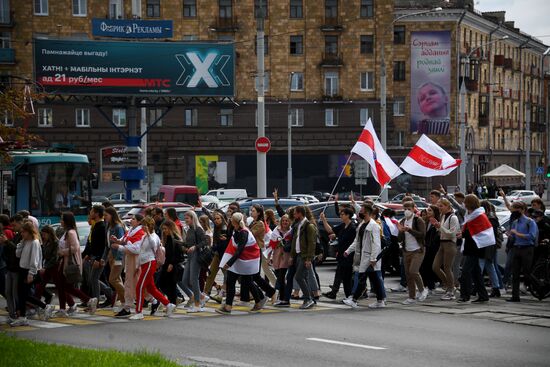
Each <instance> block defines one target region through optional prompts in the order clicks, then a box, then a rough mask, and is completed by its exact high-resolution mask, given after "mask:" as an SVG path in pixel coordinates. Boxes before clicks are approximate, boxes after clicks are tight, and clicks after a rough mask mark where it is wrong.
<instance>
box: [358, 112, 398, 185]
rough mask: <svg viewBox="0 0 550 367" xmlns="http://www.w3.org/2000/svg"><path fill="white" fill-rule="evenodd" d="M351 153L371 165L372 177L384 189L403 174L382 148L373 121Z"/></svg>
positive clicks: (369, 123) (369, 121)
mask: <svg viewBox="0 0 550 367" xmlns="http://www.w3.org/2000/svg"><path fill="white" fill-rule="evenodd" d="M351 152H352V153H355V154H357V155H359V156H361V157H362V158H363V159H364V160H366V161H367V162H368V163H369V165H370V168H371V172H372V175H373V176H374V178H375V179H376V181H377V182H378V183H379V184H380V186H382V187H384V186H386V185H387V184H388V183H389V182H390V181H391V180H392V179H394V178H396V177H397V176H399V175H400V174H402V173H403V171H401V170H400V169H399V167H397V164H395V163H394V162H393V161H392V159H391V158H390V156H389V155H388V154H387V153H386V151H385V150H384V148H382V144H380V141H379V140H378V137H377V136H376V131H374V126H373V124H372V121H371V119H369V120H368V121H367V124H366V125H365V128H364V129H363V132H361V136H359V140H358V141H357V143H355V145H354V146H353V149H352V150H351Z"/></svg>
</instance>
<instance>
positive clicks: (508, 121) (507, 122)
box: [501, 119, 512, 129]
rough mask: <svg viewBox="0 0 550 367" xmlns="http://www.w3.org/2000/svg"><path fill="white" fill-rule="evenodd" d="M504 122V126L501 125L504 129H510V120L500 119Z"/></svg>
mask: <svg viewBox="0 0 550 367" xmlns="http://www.w3.org/2000/svg"><path fill="white" fill-rule="evenodd" d="M501 120H504V124H503V125H502V126H503V127H504V128H505V129H509V128H510V127H512V120H510V119H501Z"/></svg>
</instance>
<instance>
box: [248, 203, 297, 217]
mask: <svg viewBox="0 0 550 367" xmlns="http://www.w3.org/2000/svg"><path fill="white" fill-rule="evenodd" d="M238 203H239V205H240V207H241V212H242V213H243V214H245V215H246V216H247V217H248V216H250V207H251V206H252V205H253V204H260V205H262V206H263V207H264V210H265V209H273V210H275V199H245V200H240V201H238ZM279 205H281V207H282V208H283V210H287V209H288V208H290V207H292V206H297V205H305V204H304V203H303V202H302V201H301V200H297V199H279ZM275 214H277V213H275Z"/></svg>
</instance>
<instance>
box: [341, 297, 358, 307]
mask: <svg viewBox="0 0 550 367" xmlns="http://www.w3.org/2000/svg"><path fill="white" fill-rule="evenodd" d="M342 302H344V304H346V305H348V306H350V307H351V308H357V307H358V306H357V302H355V301H354V300H353V298H351V299H350V298H345V299H344V300H343V301H342Z"/></svg>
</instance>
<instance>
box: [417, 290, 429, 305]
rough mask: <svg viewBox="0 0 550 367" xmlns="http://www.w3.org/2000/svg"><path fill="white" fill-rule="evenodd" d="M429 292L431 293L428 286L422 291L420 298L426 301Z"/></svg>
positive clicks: (421, 300)
mask: <svg viewBox="0 0 550 367" xmlns="http://www.w3.org/2000/svg"><path fill="white" fill-rule="evenodd" d="M428 293H429V291H428V288H424V290H423V291H422V293H420V296H418V300H419V301H420V302H424V301H425V300H426V298H428Z"/></svg>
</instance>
